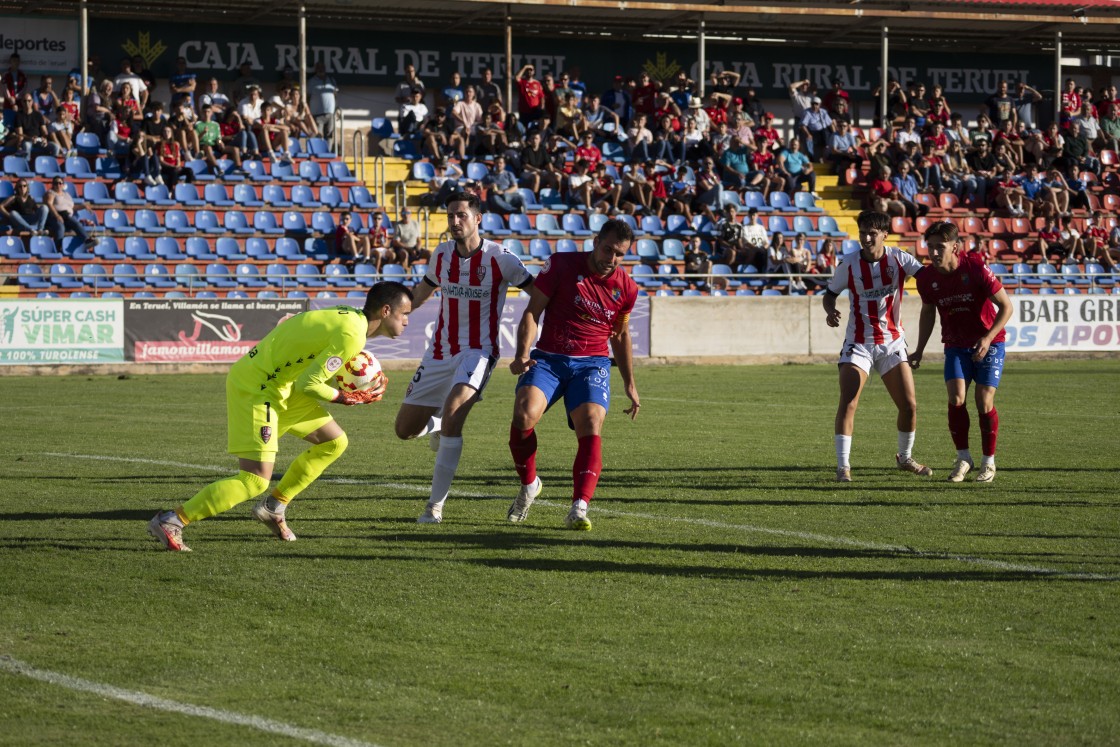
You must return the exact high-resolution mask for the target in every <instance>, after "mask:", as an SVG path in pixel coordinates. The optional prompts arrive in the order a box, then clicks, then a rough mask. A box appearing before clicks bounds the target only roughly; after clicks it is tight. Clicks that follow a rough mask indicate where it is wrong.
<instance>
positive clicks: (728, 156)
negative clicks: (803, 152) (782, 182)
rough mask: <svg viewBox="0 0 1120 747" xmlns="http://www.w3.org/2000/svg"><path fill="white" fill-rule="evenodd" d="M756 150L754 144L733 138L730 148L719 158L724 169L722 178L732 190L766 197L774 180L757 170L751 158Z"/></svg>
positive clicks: (721, 174)
mask: <svg viewBox="0 0 1120 747" xmlns="http://www.w3.org/2000/svg"><path fill="white" fill-rule="evenodd" d="M754 150H755V147H754V143H744V142H743V141H742V140H740V139H739V138H737V137H735V136H732V137H731V145H730V147H728V148H727V150H725V151H724V152H723V154H722V155H721V156H720V157H719V163H720V166H721V167H722V169H721V173H720V176H721V178H722V179H723V183H724V184H726V185H727V186H728V188H730V189H733V190H736V191H740V190H749V191H753V192H762V194H763V195H766V194H769V191H770V186H771V183H772V180H771V179H770V178H769V177H767V175H766V173H765V172H763V171H761V170H759V169H757V168H755V165H754V160H753V159H752V158H751V155H752V153H753V152H754Z"/></svg>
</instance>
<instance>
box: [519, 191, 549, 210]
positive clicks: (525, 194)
mask: <svg viewBox="0 0 1120 747" xmlns="http://www.w3.org/2000/svg"><path fill="white" fill-rule="evenodd" d="M517 193H518V194H519V195H521V199H522V200H523V201H524V202H525V210H526V211H528V212H530V213H535V212H539V211H541V210H544V205H542V204H541V203H540V201H538V200H537V196H536V195H535V194H533V190H531V189H529V188H528V187H518V189H517Z"/></svg>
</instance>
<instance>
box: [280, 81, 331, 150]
mask: <svg viewBox="0 0 1120 747" xmlns="http://www.w3.org/2000/svg"><path fill="white" fill-rule="evenodd" d="M280 102H281V106H282V108H279V107H278V112H279V114H280V118H281V121H282V122H283V123H284V124H285V125H287V127H288V133H289V137H295V138H300V137H319V134H320V133H319V125H318V124H317V123H316V122H315V117H313V116H312V114H311V109H310V107H308V105H307V104H306V103H304V101H303V96H301V95H300V87H299V83H292V84H290V85H286V86H285V87H284V88H282V89H280ZM332 121H333V120H332Z"/></svg>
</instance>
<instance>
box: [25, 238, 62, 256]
mask: <svg viewBox="0 0 1120 747" xmlns="http://www.w3.org/2000/svg"><path fill="white" fill-rule="evenodd" d="M27 250H28V251H29V252H31V258H32V259H34V260H36V261H39V260H52V259H62V254H61V253H60V252H59V251H58V249H57V248H56V247H55V245H54V239H52V238H51V237H49V236H32V237H31V241H30V242H29V243H28V245H27Z"/></svg>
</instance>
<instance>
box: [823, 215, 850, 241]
mask: <svg viewBox="0 0 1120 747" xmlns="http://www.w3.org/2000/svg"><path fill="white" fill-rule="evenodd" d="M817 230H818V231H820V232H821V233H822V234H824V235H825V236H827V237H829V238H831V239H846V238H848V234H846V233H844V232H843V231H841V230H840V226H838V225H837V224H836V219H835V218H833V217H832V216H831V215H822V216H821V217H820V218H819V219H818V220H817Z"/></svg>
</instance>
